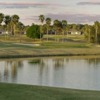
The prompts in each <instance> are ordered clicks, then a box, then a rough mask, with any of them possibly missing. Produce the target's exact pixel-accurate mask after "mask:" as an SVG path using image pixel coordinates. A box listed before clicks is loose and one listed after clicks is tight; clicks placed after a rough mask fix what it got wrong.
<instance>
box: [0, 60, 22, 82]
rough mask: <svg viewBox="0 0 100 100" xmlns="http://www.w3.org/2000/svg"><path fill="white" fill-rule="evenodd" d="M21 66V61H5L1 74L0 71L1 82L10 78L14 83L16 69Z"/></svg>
mask: <svg viewBox="0 0 100 100" xmlns="http://www.w3.org/2000/svg"><path fill="white" fill-rule="evenodd" d="M22 66H23V62H22V61H5V62H4V66H2V67H3V71H4V72H2V74H3V75H2V74H1V71H0V75H1V76H2V77H0V78H1V80H2V79H3V80H8V77H11V80H12V81H15V79H16V76H17V69H18V68H21V67H22Z"/></svg>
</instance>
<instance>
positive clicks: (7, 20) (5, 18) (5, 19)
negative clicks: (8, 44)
mask: <svg viewBox="0 0 100 100" xmlns="http://www.w3.org/2000/svg"><path fill="white" fill-rule="evenodd" d="M4 22H5V25H6V31H8V32H9V31H10V30H9V27H10V26H9V25H10V22H11V17H10V16H9V15H6V16H5V17H4Z"/></svg>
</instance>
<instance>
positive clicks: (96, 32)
mask: <svg viewBox="0 0 100 100" xmlns="http://www.w3.org/2000/svg"><path fill="white" fill-rule="evenodd" d="M94 27H95V42H96V43H97V42H98V27H99V22H98V21H96V22H94Z"/></svg>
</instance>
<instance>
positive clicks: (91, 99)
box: [0, 83, 100, 100]
mask: <svg viewBox="0 0 100 100" xmlns="http://www.w3.org/2000/svg"><path fill="white" fill-rule="evenodd" d="M0 100H100V92H99V91H85V90H74V89H63V88H52V87H42V86H29V85H16V84H4V83H0Z"/></svg>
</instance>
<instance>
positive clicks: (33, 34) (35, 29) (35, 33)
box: [26, 25, 40, 39]
mask: <svg viewBox="0 0 100 100" xmlns="http://www.w3.org/2000/svg"><path fill="white" fill-rule="evenodd" d="M26 35H27V36H28V37H29V38H33V39H36V38H38V39H39V38H40V26H39V25H32V26H30V27H29V28H28V29H27V31H26Z"/></svg>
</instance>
